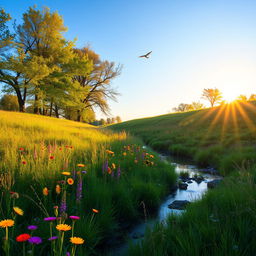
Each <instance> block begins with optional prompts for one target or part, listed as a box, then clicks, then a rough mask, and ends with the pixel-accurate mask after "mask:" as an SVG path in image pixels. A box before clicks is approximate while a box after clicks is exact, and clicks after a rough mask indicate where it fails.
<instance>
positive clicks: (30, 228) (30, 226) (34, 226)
mask: <svg viewBox="0 0 256 256" xmlns="http://www.w3.org/2000/svg"><path fill="white" fill-rule="evenodd" d="M36 229H37V226H36V225H29V226H28V230H36Z"/></svg>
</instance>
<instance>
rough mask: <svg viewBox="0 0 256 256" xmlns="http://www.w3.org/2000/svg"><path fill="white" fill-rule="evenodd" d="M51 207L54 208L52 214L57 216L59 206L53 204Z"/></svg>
mask: <svg viewBox="0 0 256 256" xmlns="http://www.w3.org/2000/svg"><path fill="white" fill-rule="evenodd" d="M53 209H54V214H55V216H56V217H57V216H58V214H59V211H58V210H59V206H58V205H55V206H53Z"/></svg>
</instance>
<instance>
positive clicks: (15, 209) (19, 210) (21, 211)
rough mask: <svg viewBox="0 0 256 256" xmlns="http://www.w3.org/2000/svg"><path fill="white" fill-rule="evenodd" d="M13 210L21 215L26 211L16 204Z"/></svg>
mask: <svg viewBox="0 0 256 256" xmlns="http://www.w3.org/2000/svg"><path fill="white" fill-rule="evenodd" d="M13 211H14V212H15V213H16V214H17V215H20V216H22V215H23V214H24V211H23V210H22V209H20V208H19V207H17V206H14V207H13Z"/></svg>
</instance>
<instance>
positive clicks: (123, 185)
mask: <svg viewBox="0 0 256 256" xmlns="http://www.w3.org/2000/svg"><path fill="white" fill-rule="evenodd" d="M0 129H1V133H0V221H1V220H3V219H15V225H14V226H13V227H10V228H9V229H10V231H11V237H10V239H9V240H10V245H11V247H10V250H11V255H15V254H17V253H19V252H20V251H21V250H22V243H17V242H16V241H15V237H17V235H19V234H21V233H29V234H30V232H31V231H29V230H28V229H27V226H28V225H32V224H33V225H36V226H38V229H37V230H35V231H34V232H33V236H40V237H41V238H42V239H43V242H42V243H41V244H39V245H31V244H30V243H28V242H26V244H25V246H24V247H25V250H26V253H28V251H31V250H32V247H33V250H32V251H33V252H32V253H34V254H35V255H66V252H67V251H69V252H70V251H71V250H72V248H71V247H72V244H71V243H70V242H69V238H70V236H71V232H74V235H75V236H78V237H82V238H84V239H85V243H84V244H83V245H80V246H77V249H76V255H95V254H96V255H97V254H99V253H100V252H101V251H102V250H103V249H102V246H103V244H106V243H107V242H108V241H109V240H110V238H113V237H115V234H117V233H118V232H122V230H121V229H120V227H122V225H123V224H124V223H125V224H126V225H129V224H132V223H136V222H138V221H139V220H140V219H142V218H144V208H143V207H142V203H143V205H144V206H145V207H146V210H147V213H149V214H154V211H155V210H156V208H157V206H158V204H159V202H160V199H161V198H162V197H163V196H164V195H165V194H166V193H168V191H169V190H170V189H171V187H172V186H173V184H174V183H175V180H176V175H175V173H174V170H173V168H172V167H170V166H169V165H166V164H164V163H162V162H161V161H160V159H158V157H157V156H156V155H155V154H154V152H148V151H146V150H144V149H143V148H142V142H141V141H140V140H138V139H135V138H133V137H131V136H127V134H126V133H125V132H121V133H113V132H111V131H106V130H104V131H103V130H100V129H97V128H94V127H92V126H90V125H86V124H81V123H77V122H72V121H67V120H60V119H55V118H49V117H41V116H36V115H30V114H22V113H11V112H4V111H0ZM63 172H64V174H65V173H66V174H67V176H66V175H64V174H63ZM69 172H70V174H69ZM67 179H72V180H73V182H74V184H71V185H69V184H68V183H67ZM71 183H72V182H71ZM159 184H161V185H159ZM56 185H59V186H60V187H61V192H60V193H57V192H56ZM13 206H17V207H19V208H21V209H22V210H23V211H24V215H23V216H20V215H18V214H16V213H15V212H14V211H13ZM56 206H57V207H58V208H57V207H56ZM65 206H66V209H65ZM92 209H95V210H97V212H96V211H95V212H94V211H93V210H92ZM70 215H75V216H79V217H80V220H77V222H76V225H75V230H74V231H66V233H65V238H64V245H63V247H62V251H61V252H60V254H57V251H56V250H55V251H54V249H53V247H52V242H50V241H48V240H47V239H48V238H49V236H50V233H49V223H48V222H46V221H44V220H43V219H44V218H45V217H49V216H57V217H59V219H58V220H57V221H55V222H54V223H53V231H52V232H53V235H57V236H58V235H59V234H61V231H57V229H56V224H58V223H66V224H70V225H71V224H72V221H71V219H69V216H70ZM4 237H5V229H4V228H0V238H1V239H2V238H4ZM117 237H118V236H117ZM60 243H61V242H60V238H58V243H57V245H60ZM56 248H61V246H59V247H58V246H57V247H56ZM5 251H6V250H5ZM58 253H59V252H58ZM0 255H4V249H3V250H2V249H0ZM26 255H28V254H26Z"/></svg>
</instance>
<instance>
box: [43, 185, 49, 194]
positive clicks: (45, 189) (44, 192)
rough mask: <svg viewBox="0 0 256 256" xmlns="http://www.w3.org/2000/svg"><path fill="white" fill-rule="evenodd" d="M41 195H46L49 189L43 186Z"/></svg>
mask: <svg viewBox="0 0 256 256" xmlns="http://www.w3.org/2000/svg"><path fill="white" fill-rule="evenodd" d="M43 195H44V196H48V195H49V190H48V188H47V187H45V188H43Z"/></svg>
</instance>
